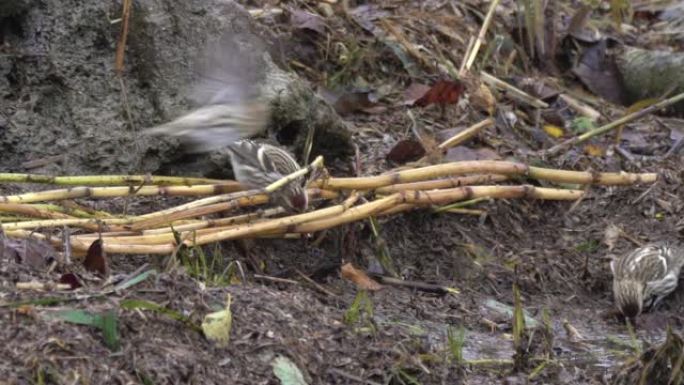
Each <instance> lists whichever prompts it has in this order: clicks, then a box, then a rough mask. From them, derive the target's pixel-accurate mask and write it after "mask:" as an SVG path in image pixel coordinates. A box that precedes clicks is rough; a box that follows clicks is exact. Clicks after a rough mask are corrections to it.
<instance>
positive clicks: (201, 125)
mask: <svg viewBox="0 0 684 385" xmlns="http://www.w3.org/2000/svg"><path fill="white" fill-rule="evenodd" d="M236 50H237V48H235V47H233V48H231V47H230V46H229V45H228V44H221V43H219V44H218V45H216V46H212V47H211V48H210V49H209V50H207V54H206V56H207V59H208V63H207V65H208V67H207V68H206V70H205V71H204V72H205V73H204V76H202V80H201V81H200V82H199V83H198V84H197V85H196V86H195V88H194V90H193V92H192V95H191V97H192V99H193V100H194V102H195V104H196V105H198V107H197V108H196V109H194V110H192V111H190V112H188V113H187V114H185V115H183V116H181V117H179V118H177V119H175V120H173V121H171V122H169V123H165V124H162V125H160V126H157V127H152V128H149V129H147V130H146V131H145V133H146V134H149V135H168V136H176V137H178V138H179V139H180V140H181V142H182V143H183V144H184V148H185V150H186V151H188V152H193V153H201V152H209V151H213V150H217V149H221V148H228V149H229V150H230V156H231V164H232V166H233V171H234V173H235V178H236V179H237V180H238V181H239V182H240V183H242V184H244V185H246V186H247V187H249V188H263V187H266V186H268V185H269V184H271V183H273V182H275V181H277V180H278V179H280V178H282V177H284V176H286V175H288V174H291V173H292V172H294V171H297V170H298V169H299V165H298V164H297V161H296V160H295V159H294V157H293V156H292V155H291V154H290V153H288V152H287V151H286V150H284V149H281V148H279V147H276V146H271V145H268V144H263V143H257V142H253V141H250V140H243V139H244V138H248V137H252V136H254V135H257V134H260V133H264V132H265V131H266V125H267V123H268V119H269V115H270V111H269V106H268V105H267V104H266V103H265V102H264V101H263V100H260V99H259V97H258V96H259V90H258V89H257V86H256V82H255V81H254V80H253V79H251V77H252V76H250V75H251V73H252V72H254V68H253V67H251V66H250V64H248V63H247V62H246V61H242V58H244V57H245V55H244V53H241V52H237V51H236ZM271 197H272V200H273V201H274V203H276V204H278V205H280V206H282V207H284V208H285V209H287V210H290V211H293V210H294V211H304V210H306V208H307V205H308V198H307V195H306V191H305V190H304V188H303V187H302V180H301V179H300V180H296V181H293V182H292V183H290V184H289V185H287V186H285V187H283V188H282V189H280V190H278V191H275V192H274V193H272V196H271Z"/></svg>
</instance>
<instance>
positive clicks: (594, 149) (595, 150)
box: [584, 144, 605, 156]
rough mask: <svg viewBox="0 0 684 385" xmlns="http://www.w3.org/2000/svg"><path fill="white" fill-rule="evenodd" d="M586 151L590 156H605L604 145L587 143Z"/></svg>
mask: <svg viewBox="0 0 684 385" xmlns="http://www.w3.org/2000/svg"><path fill="white" fill-rule="evenodd" d="M584 153H585V154H587V155H589V156H603V155H604V154H605V151H604V150H603V148H602V147H600V146H597V145H595V144H587V145H586V146H584Z"/></svg>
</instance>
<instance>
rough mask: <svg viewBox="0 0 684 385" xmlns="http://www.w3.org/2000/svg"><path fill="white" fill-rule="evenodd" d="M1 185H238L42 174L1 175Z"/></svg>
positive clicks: (174, 178)
mask: <svg viewBox="0 0 684 385" xmlns="http://www.w3.org/2000/svg"><path fill="white" fill-rule="evenodd" d="M0 183H41V184H54V185H62V186H117V185H133V186H141V185H160V186H194V185H202V184H203V185H206V184H211V185H215V184H236V185H238V183H237V182H235V181H232V180H220V179H208V178H187V177H177V176H160V175H157V176H153V175H78V176H52V175H40V174H14V173H0Z"/></svg>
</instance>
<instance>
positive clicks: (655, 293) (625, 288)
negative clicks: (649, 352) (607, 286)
mask: <svg viewBox="0 0 684 385" xmlns="http://www.w3.org/2000/svg"><path fill="white" fill-rule="evenodd" d="M683 264H684V250H682V249H681V248H678V247H675V246H672V245H670V244H667V243H653V244H649V245H646V246H643V247H640V248H638V249H636V250H634V251H632V252H630V253H627V254H625V255H623V256H621V257H620V258H617V259H615V260H613V261H612V262H611V264H610V268H611V270H612V272H613V296H614V298H615V305H616V306H617V308H618V309H619V310H620V311H621V312H622V314H624V315H625V317H628V318H634V317H636V316H638V315H639V314H641V312H642V311H643V310H644V309H645V308H648V307H653V306H655V305H656V304H658V302H660V301H661V300H662V299H663V298H664V297H665V296H667V295H668V294H670V293H671V292H672V291H674V289H676V288H677V284H678V282H679V273H680V271H681V269H682V265H683Z"/></svg>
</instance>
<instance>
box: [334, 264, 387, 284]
mask: <svg viewBox="0 0 684 385" xmlns="http://www.w3.org/2000/svg"><path fill="white" fill-rule="evenodd" d="M340 271H341V273H342V278H345V279H348V280H350V281H352V282H354V284H356V286H358V287H359V288H360V289H363V290H369V291H377V290H380V289H382V285H381V284H379V283H377V282H376V281H374V280H373V279H372V278H371V277H369V276H368V274H366V272H364V271H363V270H359V269H357V268H355V267H354V266H353V265H352V264H351V263H345V264H344V265H342V268H341V270H340Z"/></svg>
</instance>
